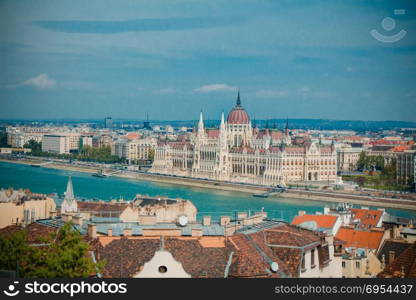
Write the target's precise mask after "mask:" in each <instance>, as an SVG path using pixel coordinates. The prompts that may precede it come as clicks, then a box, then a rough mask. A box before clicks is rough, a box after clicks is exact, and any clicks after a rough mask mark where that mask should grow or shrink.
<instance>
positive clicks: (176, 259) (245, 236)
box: [91, 221, 341, 278]
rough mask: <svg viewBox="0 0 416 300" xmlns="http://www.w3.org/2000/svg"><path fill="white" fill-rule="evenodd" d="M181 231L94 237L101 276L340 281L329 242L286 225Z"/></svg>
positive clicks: (269, 222)
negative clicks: (101, 264) (230, 230)
mask: <svg viewBox="0 0 416 300" xmlns="http://www.w3.org/2000/svg"><path fill="white" fill-rule="evenodd" d="M212 225H213V224H210V225H206V226H204V227H207V228H208V227H209V226H212ZM217 225H218V226H221V225H220V224H217ZM229 225H232V226H234V225H233V224H229ZM164 226H165V227H167V225H166V224H165V225H164ZM223 227H225V228H227V226H226V225H225V226H223ZM133 231H134V230H133ZM91 232H93V231H91ZM182 232H183V233H182V234H178V231H177V229H174V228H171V229H168V228H166V229H165V230H161V229H160V228H159V229H158V230H157V231H149V230H148V231H142V233H141V234H134V235H133V234H132V232H131V231H126V230H125V231H124V232H123V235H121V236H120V235H119V236H114V235H111V236H97V237H96V238H95V239H94V240H93V241H94V242H93V249H94V252H95V257H96V258H97V260H105V261H106V262H107V264H106V266H105V267H104V270H103V274H102V275H103V276H104V277H113V278H114V277H147V278H149V277H151V278H156V277H157V278H172V277H182V278H227V277H251V278H252V277H262V278H288V277H289V278H291V277H302V278H306V277H341V264H340V261H339V260H337V259H336V258H334V256H333V255H332V254H331V253H330V251H329V247H331V246H332V245H330V243H331V241H327V240H326V239H325V237H324V236H320V235H318V234H316V233H314V232H312V231H308V230H305V229H301V228H296V227H294V226H290V225H288V224H286V223H282V222H273V221H265V222H261V223H257V224H256V225H255V226H253V225H251V226H242V227H241V228H239V229H238V230H237V231H235V232H234V233H233V234H231V235H230V236H227V235H224V234H221V233H220V232H218V233H213V232H211V233H209V231H208V230H206V231H205V230H203V231H202V232H199V233H197V232H196V231H195V230H193V231H192V234H189V235H188V234H186V233H185V232H184V231H182Z"/></svg>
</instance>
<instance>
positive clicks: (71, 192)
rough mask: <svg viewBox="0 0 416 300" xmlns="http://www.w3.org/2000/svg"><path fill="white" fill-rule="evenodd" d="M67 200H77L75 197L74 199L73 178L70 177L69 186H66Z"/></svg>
mask: <svg viewBox="0 0 416 300" xmlns="http://www.w3.org/2000/svg"><path fill="white" fill-rule="evenodd" d="M65 199H67V200H73V199H75V197H74V187H73V186H72V178H71V176H69V178H68V184H67V185H66V192H65Z"/></svg>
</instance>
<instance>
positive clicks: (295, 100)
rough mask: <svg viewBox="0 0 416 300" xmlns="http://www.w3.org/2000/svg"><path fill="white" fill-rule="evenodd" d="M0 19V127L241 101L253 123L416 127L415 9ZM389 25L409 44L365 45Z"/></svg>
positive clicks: (62, 12)
mask: <svg viewBox="0 0 416 300" xmlns="http://www.w3.org/2000/svg"><path fill="white" fill-rule="evenodd" d="M0 7H1V9H0V24H1V31H0V54H1V69H2V72H1V74H0V106H1V108H2V109H1V110H0V118H2V119H19V118H26V119H27V118H30V119H45V118H58V119H59V118H78V119H79V118H102V117H104V116H106V115H111V116H112V117H113V118H131V119H143V118H145V116H146V113H149V114H150V116H151V118H152V119H158V120H189V119H196V118H197V117H198V113H199V111H200V110H201V109H202V110H203V111H204V112H205V116H206V118H207V119H219V117H220V113H221V111H223V110H224V111H225V112H227V111H229V109H231V107H232V106H233V105H234V103H235V97H236V91H237V89H238V88H239V89H240V91H241V99H242V102H243V104H244V106H245V107H246V108H247V109H248V110H249V111H251V113H252V116H253V117H255V118H257V119H266V118H286V116H288V117H289V118H328V119H344V120H403V121H415V116H414V109H411V108H414V107H415V105H416V100H415V97H416V90H415V87H414V78H416V71H415V70H416V68H415V65H416V60H415V49H416V43H415V38H414V29H415V28H416V27H415V24H416V23H415V15H414V8H415V5H414V1H394V2H384V1H377V2H375V1H359V2H356V1H354V2H352V1H351V2H347V1H331V2H330V3H328V2H327V1H322V2H320V1H314V2H312V3H311V1H296V2H293V1H261V2H259V1H228V0H227V1H209V2H207V1H170V2H166V1H154V0H152V1H122V3H120V1H98V2H97V1H88V2H85V1H59V2H50V1H36V2H34V1H32V2H21V1H2V2H1V4H0ZM97 7H102V9H97ZM394 9H404V10H405V12H406V13H405V14H403V15H398V16H395V15H394V14H393V11H394ZM385 17H392V18H394V19H395V21H396V24H395V25H396V28H395V29H394V30H393V31H392V32H393V33H396V32H397V31H400V30H401V29H404V30H406V31H407V36H405V37H404V38H403V39H402V40H400V41H398V42H396V43H381V42H379V41H377V40H376V39H374V38H373V37H372V36H371V35H370V33H369V32H370V30H372V29H377V30H379V31H380V32H382V33H386V32H385V31H383V29H382V28H381V21H382V20H383V18H385ZM328 24H332V25H331V26H329V25H328Z"/></svg>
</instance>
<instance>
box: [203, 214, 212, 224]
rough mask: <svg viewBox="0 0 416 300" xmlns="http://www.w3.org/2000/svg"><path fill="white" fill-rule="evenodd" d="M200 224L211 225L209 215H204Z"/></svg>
mask: <svg viewBox="0 0 416 300" xmlns="http://www.w3.org/2000/svg"><path fill="white" fill-rule="evenodd" d="M202 225H204V226H209V225H211V216H204V217H203V218H202Z"/></svg>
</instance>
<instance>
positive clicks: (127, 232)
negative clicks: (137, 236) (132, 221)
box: [123, 228, 132, 236]
mask: <svg viewBox="0 0 416 300" xmlns="http://www.w3.org/2000/svg"><path fill="white" fill-rule="evenodd" d="M131 235H132V230H131V228H124V229H123V236H131Z"/></svg>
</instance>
